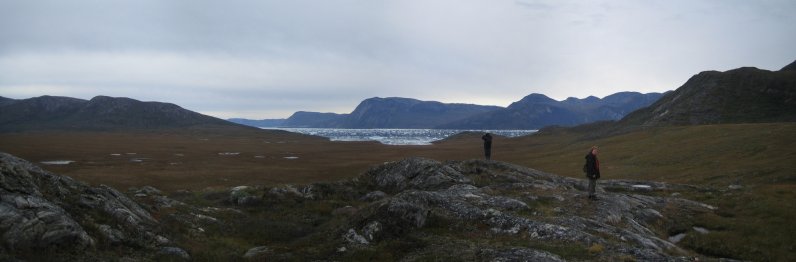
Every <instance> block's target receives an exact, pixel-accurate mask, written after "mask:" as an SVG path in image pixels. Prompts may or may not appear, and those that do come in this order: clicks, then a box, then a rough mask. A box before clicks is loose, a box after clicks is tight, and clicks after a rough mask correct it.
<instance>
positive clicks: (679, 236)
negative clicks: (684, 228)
mask: <svg viewBox="0 0 796 262" xmlns="http://www.w3.org/2000/svg"><path fill="white" fill-rule="evenodd" d="M685 236H686V234H685V233H680V234H677V235H674V236H670V237H669V242H672V243H675V244H676V243H677V242H680V240H683V238H685Z"/></svg>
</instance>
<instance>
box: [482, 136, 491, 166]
mask: <svg viewBox="0 0 796 262" xmlns="http://www.w3.org/2000/svg"><path fill="white" fill-rule="evenodd" d="M481 140H484V156H485V157H486V160H489V159H490V158H492V135H490V134H489V133H486V134H484V135H483V136H481Z"/></svg>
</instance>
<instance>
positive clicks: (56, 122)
mask: <svg viewBox="0 0 796 262" xmlns="http://www.w3.org/2000/svg"><path fill="white" fill-rule="evenodd" d="M196 126H235V127H243V126H241V125H238V124H234V123H230V122H227V121H224V120H222V119H218V118H215V117H210V116H206V115H202V114H199V113H196V112H193V111H190V110H186V109H183V108H182V107H179V106H177V105H174V104H169V103H160V102H141V101H138V100H134V99H130V98H115V97H107V96H97V97H94V98H92V99H91V100H88V101H86V100H83V99H77V98H71V97H58V96H41V97H34V98H29V99H21V100H14V99H11V101H9V100H0V132H14V131H33V130H95V131H106V130H131V129H132V130H135V129H162V128H184V127H196Z"/></svg>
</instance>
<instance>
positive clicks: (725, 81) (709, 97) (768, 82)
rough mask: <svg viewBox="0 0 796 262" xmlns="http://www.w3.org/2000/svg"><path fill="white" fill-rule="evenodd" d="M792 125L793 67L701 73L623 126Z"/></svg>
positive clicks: (795, 102) (795, 99) (795, 106)
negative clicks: (770, 123)
mask: <svg viewBox="0 0 796 262" xmlns="http://www.w3.org/2000/svg"><path fill="white" fill-rule="evenodd" d="M794 121H796V62H794V63H791V64H790V65H788V66H785V67H784V68H782V70H780V71H768V70H762V69H757V68H754V67H742V68H738V69H733V70H729V71H726V72H718V71H705V72H701V73H699V74H697V75H695V76H693V77H691V78H690V79H688V81H687V82H686V83H685V84H683V86H681V87H680V88H678V89H677V90H675V91H674V92H671V93H669V94H666V95H665V96H664V97H662V98H661V99H660V100H658V101H657V102H656V103H654V104H652V105H651V106H649V107H647V108H644V109H641V110H638V111H636V112H633V113H631V114H629V115H628V116H627V117H625V118H624V119H622V120H621V121H620V124H621V125H623V126H666V125H703V124H724V123H762V122H794Z"/></svg>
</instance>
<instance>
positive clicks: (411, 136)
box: [269, 128, 537, 145]
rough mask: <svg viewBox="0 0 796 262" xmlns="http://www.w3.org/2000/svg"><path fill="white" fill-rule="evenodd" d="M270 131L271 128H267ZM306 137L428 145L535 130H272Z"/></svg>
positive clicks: (521, 133) (508, 135)
mask: <svg viewBox="0 0 796 262" xmlns="http://www.w3.org/2000/svg"><path fill="white" fill-rule="evenodd" d="M269 129H271V128H269ZM273 129H279V130H285V131H289V132H294V133H301V134H306V135H315V136H322V137H327V138H329V139H330V140H332V141H378V142H380V143H382V144H386V145H430V144H431V142H434V141H437V140H442V139H445V138H447V137H449V136H452V135H455V134H458V133H462V132H478V133H486V132H489V133H492V134H496V135H500V136H506V137H517V136H524V135H529V134H533V133H535V132H536V131H537V130H456V129H344V128H273Z"/></svg>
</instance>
